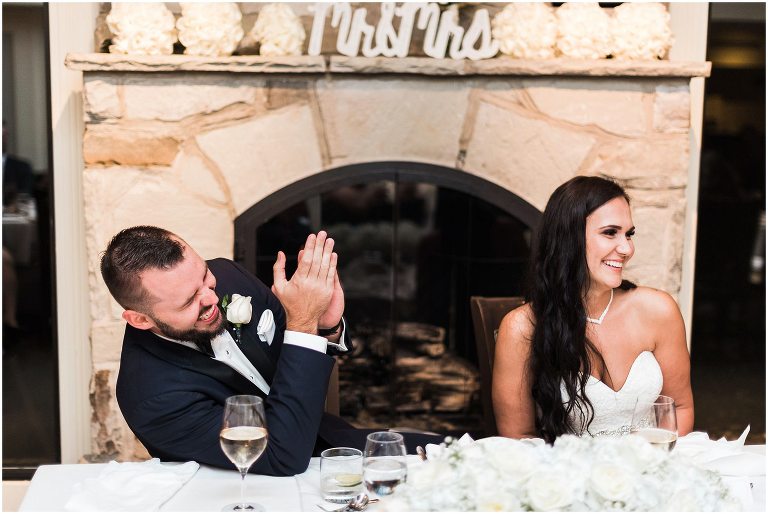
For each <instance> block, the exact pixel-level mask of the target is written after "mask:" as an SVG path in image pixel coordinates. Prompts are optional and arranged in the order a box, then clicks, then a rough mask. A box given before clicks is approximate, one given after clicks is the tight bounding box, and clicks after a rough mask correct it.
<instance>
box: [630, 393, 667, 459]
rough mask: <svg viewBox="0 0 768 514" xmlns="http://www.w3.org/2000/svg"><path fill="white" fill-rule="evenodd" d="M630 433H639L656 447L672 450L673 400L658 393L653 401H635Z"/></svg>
mask: <svg viewBox="0 0 768 514" xmlns="http://www.w3.org/2000/svg"><path fill="white" fill-rule="evenodd" d="M630 433H631V434H634V435H639V436H640V437H642V438H644V439H645V440H646V441H648V442H649V443H651V444H652V445H653V446H655V447H657V448H664V449H665V450H670V451H671V450H672V448H674V447H675V443H676V442H677V415H676V414H675V400H674V399H672V398H670V397H669V396H664V395H660V396H659V397H658V398H656V400H655V401H653V402H641V401H639V400H638V401H637V403H636V404H635V411H634V412H633V414H632V425H631V426H630Z"/></svg>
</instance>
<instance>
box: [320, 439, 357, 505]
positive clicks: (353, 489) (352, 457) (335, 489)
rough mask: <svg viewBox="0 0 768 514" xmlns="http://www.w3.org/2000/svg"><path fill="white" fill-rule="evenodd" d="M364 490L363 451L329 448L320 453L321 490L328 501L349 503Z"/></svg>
mask: <svg viewBox="0 0 768 514" xmlns="http://www.w3.org/2000/svg"><path fill="white" fill-rule="evenodd" d="M362 490H363V452H361V451H360V450H358V449H356V448H328V449H327V450H323V452H322V453H321V454H320V492H322V494H323V499H324V500H325V501H327V502H334V503H347V502H349V501H350V500H351V499H352V498H354V497H355V496H356V495H357V494H358V493H360V492H362Z"/></svg>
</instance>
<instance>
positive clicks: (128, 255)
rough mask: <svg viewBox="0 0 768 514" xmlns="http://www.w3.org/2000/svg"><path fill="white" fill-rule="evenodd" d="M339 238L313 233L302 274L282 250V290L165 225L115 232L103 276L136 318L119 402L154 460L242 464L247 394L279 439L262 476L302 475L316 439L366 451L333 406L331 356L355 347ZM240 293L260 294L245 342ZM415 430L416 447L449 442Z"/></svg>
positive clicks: (263, 462)
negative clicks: (228, 424) (230, 401)
mask: <svg viewBox="0 0 768 514" xmlns="http://www.w3.org/2000/svg"><path fill="white" fill-rule="evenodd" d="M333 245H334V242H333V240H332V239H329V238H327V235H326V234H325V232H322V231H321V232H319V233H318V234H317V235H314V234H311V235H309V237H307V241H306V243H305V246H304V250H303V251H302V252H300V253H299V263H298V267H297V269H296V272H295V273H294V275H293V276H292V277H291V279H290V280H287V279H286V276H285V255H284V254H283V252H279V253H278V257H277V261H276V262H275V265H274V268H273V273H274V285H273V286H272V289H271V290H270V289H269V288H268V287H267V286H265V285H264V284H263V283H262V282H260V281H259V280H258V279H257V278H255V277H254V276H253V275H251V274H250V273H249V272H248V271H247V270H245V269H244V268H243V267H241V266H240V265H239V264H237V263H235V262H232V261H230V260H227V259H213V260H210V261H204V260H203V259H202V258H201V257H200V256H199V255H198V254H197V253H196V252H195V251H194V249H192V247H191V246H189V244H187V243H186V242H185V241H184V240H183V239H181V238H180V237H179V236H177V235H175V234H173V233H171V232H168V231H167V230H164V229H162V228H157V227H151V226H139V227H133V228H128V229H125V230H123V231H121V232H119V233H118V234H117V235H115V237H114V238H113V239H112V241H111V242H110V243H109V245H108V246H107V249H106V251H105V252H104V255H103V257H102V259H101V274H102V277H103V278H104V282H105V283H106V285H107V287H108V288H109V291H110V293H111V294H112V296H113V297H114V298H115V300H117V302H118V303H119V304H120V305H121V306H122V307H123V308H124V309H125V310H124V312H123V319H125V321H126V322H127V326H126V329H125V336H124V339H123V351H122V356H121V360H120V372H119V374H118V379H117V401H118V404H119V406H120V410H121V411H122V413H123V416H124V417H125V420H126V421H127V423H128V426H129V427H130V428H131V430H132V431H133V432H134V434H136V437H137V438H138V439H139V440H140V441H141V442H142V443H143V444H144V446H145V447H146V448H147V450H148V451H149V453H150V454H151V455H152V456H154V457H159V458H160V459H162V460H170V461H187V460H195V461H198V462H200V463H203V464H209V465H212V466H216V467H222V468H228V469H232V468H233V465H232V464H231V463H230V462H229V460H228V459H227V458H226V457H225V455H224V453H223V451H222V450H221V448H220V446H219V431H220V429H221V422H222V415H223V411H224V402H225V400H226V398H227V397H229V396H232V395H236V394H252V395H257V396H260V397H262V398H263V399H264V403H265V410H266V418H267V428H268V433H269V442H268V444H267V448H266V450H265V451H264V453H263V454H262V456H261V457H260V458H259V460H258V461H256V463H254V465H253V466H252V467H251V471H252V472H254V473H261V474H267V475H279V476H280V475H294V474H297V473H302V472H304V471H305V470H306V469H307V466H308V464H309V459H310V457H311V456H312V454H313V450H314V449H315V448H316V444H317V447H329V446H353V447H357V448H361V449H362V448H363V446H364V444H365V436H366V434H367V433H368V432H369V431H366V430H358V429H355V428H353V427H352V426H351V425H349V424H348V423H346V422H344V421H343V420H341V419H340V418H337V417H335V416H331V415H329V414H326V413H324V412H323V410H324V404H325V397H326V393H327V389H328V380H329V378H330V374H331V371H332V369H333V365H334V359H333V357H331V356H329V355H327V354H326V353H327V352H330V353H344V352H347V351H348V348H349V343H348V340H347V338H346V337H345V333H344V332H345V330H344V328H343V327H344V323H343V322H342V319H341V316H342V314H343V311H344V293H343V290H342V289H341V285H340V283H339V279H338V275H337V274H336V263H337V255H336V254H335V253H334V252H333ZM234 294H239V295H242V296H246V297H247V296H250V297H251V299H252V307H253V315H252V319H251V321H250V322H249V323H244V324H243V325H242V328H241V338H240V339H241V340H240V341H237V338H236V337H233V335H232V333H231V330H232V327H231V325H230V323H229V322H228V321H227V320H226V313H225V311H224V309H223V308H222V307H221V300H222V298H224V297H229V298H231V297H232V295H234ZM405 437H406V444H407V445H408V446H410V447H411V449H412V448H413V447H414V445H417V444H426V443H428V442H439V439H440V438H439V437H433V436H427V435H416V434H406V435H405Z"/></svg>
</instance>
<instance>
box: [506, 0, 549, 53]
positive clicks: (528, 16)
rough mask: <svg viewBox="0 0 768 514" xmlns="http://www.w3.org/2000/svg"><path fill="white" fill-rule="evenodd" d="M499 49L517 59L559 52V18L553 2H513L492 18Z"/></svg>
mask: <svg viewBox="0 0 768 514" xmlns="http://www.w3.org/2000/svg"><path fill="white" fill-rule="evenodd" d="M491 29H492V32H493V37H494V39H496V41H498V42H499V50H500V51H501V53H503V54H505V55H509V56H512V57H515V58H517V59H549V58H552V57H554V56H555V43H556V42H557V18H555V14H554V11H553V9H552V7H551V6H550V5H549V4H545V3H510V4H508V5H507V6H506V7H505V8H504V9H503V10H502V11H501V12H499V13H498V14H497V15H496V16H495V17H494V18H493V21H492V22H491Z"/></svg>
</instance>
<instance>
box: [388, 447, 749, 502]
mask: <svg viewBox="0 0 768 514" xmlns="http://www.w3.org/2000/svg"><path fill="white" fill-rule="evenodd" d="M444 445H445V443H444ZM686 492H687V493H686ZM739 507H740V505H739V503H738V502H737V501H736V500H735V499H734V498H733V496H731V495H730V492H729V489H728V487H727V486H726V485H725V483H724V482H723V481H722V479H721V478H720V476H719V475H718V474H717V473H714V472H712V471H709V470H706V469H703V468H700V467H698V466H697V465H696V464H695V463H693V462H692V461H691V460H689V459H688V458H686V457H685V456H682V455H679V454H675V453H674V452H672V453H669V452H666V451H664V450H661V449H658V448H654V447H652V446H651V445H650V444H649V443H648V442H647V441H645V440H644V439H642V438H639V437H636V436H626V437H620V438H610V437H597V438H590V437H584V438H579V437H576V436H572V435H566V436H562V437H560V438H559V439H558V440H557V441H555V444H554V445H552V446H550V445H546V444H543V443H541V442H535V441H533V440H523V441H521V440H517V439H506V438H501V437H491V438H488V439H481V440H479V441H476V442H474V443H471V444H469V445H464V446H462V445H459V444H455V443H452V444H448V445H447V446H446V447H445V448H444V449H443V451H441V452H440V453H439V454H437V455H435V456H430V459H429V460H428V461H427V462H424V463H422V464H421V465H415V466H412V467H411V469H409V470H408V481H407V482H406V483H405V484H401V485H400V486H398V488H397V490H396V491H395V493H394V494H393V495H392V496H391V497H388V498H385V499H383V500H382V503H381V508H382V510H390V511H394V510H398V511H500V510H503V511H509V510H516V511H551V510H555V511H558V510H559V511H638V510H639V511H654V510H655V511H669V510H675V511H677V510H694V511H722V510H734V509H738V508H739Z"/></svg>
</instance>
